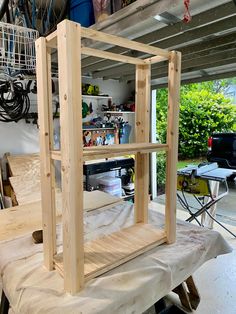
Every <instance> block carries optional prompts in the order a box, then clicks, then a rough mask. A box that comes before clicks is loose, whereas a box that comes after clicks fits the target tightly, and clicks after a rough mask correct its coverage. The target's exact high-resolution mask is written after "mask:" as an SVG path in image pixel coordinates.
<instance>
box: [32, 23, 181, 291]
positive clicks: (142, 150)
mask: <svg viewBox="0 0 236 314" xmlns="http://www.w3.org/2000/svg"><path fill="white" fill-rule="evenodd" d="M81 38H88V39H91V40H95V41H101V42H104V43H109V44H112V45H118V46H121V47H125V48H128V49H131V50H136V51H141V52H145V53H147V54H149V55H152V56H150V57H149V58H147V59H139V58H133V57H128V56H125V55H119V54H114V53H110V52H107V51H103V50H97V49H93V48H89V47H83V46H82V45H81ZM52 48H57V49H58V67H59V97H60V126H61V151H54V149H53V112H52V94H51V90H52V89H51V51H52ZM81 54H86V55H89V56H91V55H92V56H96V57H100V58H103V59H104V58H108V59H110V60H115V61H119V62H124V63H131V64H135V65H136V100H135V105H136V111H135V138H136V141H135V143H133V144H123V145H111V146H105V147H104V146H102V147H90V148H84V149H83V142H82V136H81V134H82V98H83V95H82V94H81V88H80V86H81ZM36 55H37V86H38V94H37V95H38V112H39V125H40V161H41V190H42V220H43V237H44V242H43V244H44V265H45V266H46V267H47V269H48V270H53V269H54V268H56V269H58V270H59V271H60V273H61V274H62V275H63V276H64V287H65V290H66V291H67V292H69V293H71V294H75V293H77V292H78V291H80V290H81V289H83V287H84V282H85V280H87V279H90V278H94V277H96V276H98V275H101V274H102V273H104V272H107V271H108V270H110V269H112V268H114V267H116V266H118V265H120V264H122V263H124V262H127V261H128V260H130V259H132V258H134V257H136V256H138V255H140V254H142V253H143V252H146V251H147V250H149V249H151V248H153V247H155V246H157V245H159V244H162V243H164V242H167V243H173V242H174V241H175V237H176V182H177V173H176V163H177V150H178V116H179V86H180V71H181V69H180V68H181V55H180V53H179V52H175V51H170V52H169V51H166V50H163V49H159V48H157V47H153V46H148V45H145V44H142V43H138V42H134V41H131V40H128V39H126V38H121V37H117V36H114V35H110V34H105V33H102V32H99V31H96V30H93V29H87V28H83V27H81V26H80V25H79V24H77V23H74V22H71V21H67V20H65V21H63V22H61V23H60V24H58V26H57V30H56V31H55V32H54V33H52V34H50V35H49V36H48V37H46V38H43V37H41V38H39V39H38V40H37V41H36ZM163 60H168V64H169V98H168V128H167V143H166V144H157V143H154V144H153V143H149V133H150V130H149V128H150V127H149V123H150V92H151V91H150V77H151V64H153V63H157V62H160V61H163ZM160 150H162V151H166V154H167V174H166V211H165V216H166V219H165V222H166V223H165V229H164V230H157V229H155V228H154V227H152V226H150V225H148V202H149V153H150V152H154V151H160ZM130 153H132V154H135V206H134V225H133V226H131V227H129V228H127V229H123V230H120V231H118V232H115V233H112V234H110V235H107V236H104V237H102V238H99V239H96V240H94V241H92V242H89V243H84V230H83V229H84V223H83V162H84V161H85V160H91V159H98V158H99V159H100V158H105V157H113V156H122V155H125V154H130ZM54 160H60V161H61V172H62V204H63V211H62V224H63V257H62V254H57V250H56V209H55V169H54Z"/></svg>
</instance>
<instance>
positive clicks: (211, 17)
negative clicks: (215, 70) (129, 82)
mask: <svg viewBox="0 0 236 314" xmlns="http://www.w3.org/2000/svg"><path fill="white" fill-rule="evenodd" d="M234 15H236V10H235V6H234V5H233V3H227V4H223V5H221V6H218V7H217V8H214V9H211V10H207V11H206V12H203V13H200V14H198V15H196V16H193V19H192V21H191V23H189V24H184V23H183V22H182V21H181V22H179V23H176V24H174V25H170V26H166V27H163V28H161V29H158V30H157V31H153V32H151V33H149V34H146V35H143V36H140V37H138V38H135V40H136V41H138V42H141V43H145V44H152V45H154V46H155V43H156V44H157V43H158V44H157V45H158V47H160V44H159V43H161V44H162V45H163V47H162V48H169V47H174V46H176V45H177V44H178V45H179V44H181V43H184V42H185V41H184V40H183V36H185V35H184V34H185V32H187V33H188V32H189V31H191V30H192V31H194V30H195V29H196V30H197V28H198V27H200V26H203V25H207V27H206V31H205V34H202V36H209V35H211V34H212V33H214V30H212V29H210V30H208V31H207V28H208V26H209V25H210V23H212V22H216V21H219V20H221V19H224V18H227V17H232V16H234ZM231 20H232V19H231ZM231 20H230V21H229V23H230V22H231ZM215 29H216V31H220V30H222V29H224V27H223V23H219V24H217V25H215ZM178 35H182V36H181V37H178V43H176V42H173V40H174V38H175V37H176V36H178ZM188 35H190V36H191V35H192V37H195V38H193V39H192V40H194V39H198V38H199V36H200V37H201V32H200V34H199V30H198V32H197V33H196V35H195V34H191V33H189V34H188ZM163 39H164V40H167V41H165V42H163V41H162V40H163ZM107 51H110V52H114V53H122V54H127V55H129V56H132V51H127V50H126V49H122V48H120V47H112V48H110V49H108V50H107ZM94 63H95V64H94ZM111 64H113V63H111V62H109V60H106V61H100V62H98V59H97V58H93V57H91V58H85V59H83V60H82V67H83V69H84V70H85V71H87V72H89V71H94V70H97V69H102V68H105V67H108V66H111Z"/></svg>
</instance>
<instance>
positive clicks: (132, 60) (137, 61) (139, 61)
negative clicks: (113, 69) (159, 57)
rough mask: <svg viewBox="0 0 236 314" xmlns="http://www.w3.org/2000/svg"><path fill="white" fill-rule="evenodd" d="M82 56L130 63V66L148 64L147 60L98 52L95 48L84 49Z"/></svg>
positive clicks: (102, 51)
mask: <svg viewBox="0 0 236 314" xmlns="http://www.w3.org/2000/svg"><path fill="white" fill-rule="evenodd" d="M82 54H85V55H87V56H95V57H99V58H102V59H109V60H114V61H118V62H123V63H130V64H135V65H136V64H140V65H141V64H146V63H147V62H148V61H147V62H146V61H145V60H142V59H139V58H133V57H129V56H125V55H119V54H116V53H112V52H107V51H104V50H98V49H94V48H89V47H82Z"/></svg>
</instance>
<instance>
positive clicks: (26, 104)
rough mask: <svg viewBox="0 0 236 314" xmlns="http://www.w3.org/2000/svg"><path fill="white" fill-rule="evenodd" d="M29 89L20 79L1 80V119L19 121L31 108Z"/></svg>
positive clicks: (3, 120)
mask: <svg viewBox="0 0 236 314" xmlns="http://www.w3.org/2000/svg"><path fill="white" fill-rule="evenodd" d="M28 94H29V91H28V89H27V88H26V89H25V88H24V86H23V84H22V83H21V82H19V81H0V121H2V122H18V121H19V120H21V119H24V118H25V117H26V115H27V113H28V112H29V109H30V99H29V96H28Z"/></svg>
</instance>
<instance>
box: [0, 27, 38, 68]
mask: <svg viewBox="0 0 236 314" xmlns="http://www.w3.org/2000/svg"><path fill="white" fill-rule="evenodd" d="M38 36H39V34H38V31H36V30H33V29H30V28H26V27H21V26H17V25H12V24H8V23H3V22H0V68H1V69H4V70H6V71H7V72H8V73H11V72H12V71H22V70H26V71H34V70H35V67H36V57H35V40H36V39H37V38H38Z"/></svg>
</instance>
